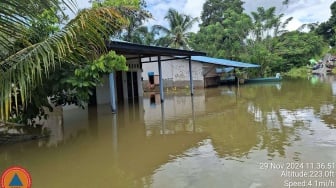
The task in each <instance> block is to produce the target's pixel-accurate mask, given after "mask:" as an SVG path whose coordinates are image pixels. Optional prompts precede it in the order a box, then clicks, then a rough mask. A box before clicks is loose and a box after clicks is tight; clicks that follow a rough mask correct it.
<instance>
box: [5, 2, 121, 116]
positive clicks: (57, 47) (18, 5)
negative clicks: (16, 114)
mask: <svg viewBox="0 0 336 188" xmlns="http://www.w3.org/2000/svg"><path fill="white" fill-rule="evenodd" d="M61 2H62V3H64V5H65V6H67V7H68V8H70V9H71V10H73V11H74V10H75V9H76V6H75V3H74V1H73V0H62V1H61ZM27 7H29V8H27ZM51 7H53V8H55V7H56V9H57V10H58V11H59V12H61V13H63V11H62V8H61V7H60V3H59V1H58V0H48V1H46V0H38V1H36V0H16V1H2V2H0V49H1V51H2V53H1V54H0V121H6V120H8V118H9V115H10V112H11V110H12V109H11V104H12V103H13V102H14V103H15V104H16V105H18V101H21V102H22V105H23V106H24V105H25V104H27V102H28V101H29V100H30V98H31V92H32V91H33V89H34V88H36V87H37V86H39V85H41V84H42V83H43V79H42V78H44V77H45V76H47V75H49V74H51V73H52V72H53V70H54V68H55V67H56V66H60V65H62V63H65V62H66V63H71V64H81V63H83V59H87V60H93V59H95V58H97V57H99V56H100V55H101V54H102V53H105V52H106V46H105V40H106V39H108V38H109V37H110V36H111V35H113V34H114V33H115V31H118V30H120V29H121V28H123V27H124V26H126V25H127V21H126V20H125V19H124V18H123V16H122V15H121V14H120V13H119V11H118V10H117V9H115V8H112V7H97V8H92V9H84V10H82V11H80V12H79V13H78V14H77V16H76V17H75V18H74V19H72V20H71V21H70V22H68V23H67V24H66V25H65V26H64V27H63V28H62V29H61V30H60V31H59V32H57V33H55V34H52V35H50V36H49V37H47V38H46V39H45V40H43V41H39V42H37V43H30V42H29V41H26V40H25V38H26V37H27V30H28V28H30V27H31V26H32V25H30V23H31V22H30V21H31V20H33V19H35V18H36V17H37V16H38V11H39V10H44V9H50V8H51ZM35 10H36V11H35ZM59 12H58V13H59ZM55 14H56V12H55ZM35 32H38V31H35ZM18 40H21V41H26V42H25V45H24V46H22V48H20V49H17V50H13V46H14V45H15V43H16V42H17V41H18ZM18 93H20V95H18ZM18 96H20V97H18ZM18 98H19V99H18Z"/></svg>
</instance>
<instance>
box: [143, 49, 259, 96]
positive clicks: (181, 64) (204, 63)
mask: <svg viewBox="0 0 336 188" xmlns="http://www.w3.org/2000/svg"><path fill="white" fill-rule="evenodd" d="M156 60H157V58H156V57H152V58H143V60H142V61H143V62H149V63H143V65H142V75H141V76H142V79H143V83H142V87H143V89H144V91H154V90H157V86H158V85H159V83H155V82H154V83H153V81H152V80H153V79H154V78H156V77H159V74H158V63H157V62H155V61H156ZM162 61H163V62H164V63H163V64H162V80H163V85H164V87H165V88H172V89H176V88H186V87H188V86H189V78H190V74H189V60H188V59H171V58H170V57H162ZM191 67H192V78H193V82H194V87H195V88H206V87H213V86H218V85H219V84H220V83H221V80H220V77H221V75H222V74H223V73H229V72H231V71H232V72H233V70H234V68H254V67H259V65H255V64H250V63H242V62H238V61H232V60H227V59H219V58H212V57H206V56H191ZM154 80H155V79H154Z"/></svg>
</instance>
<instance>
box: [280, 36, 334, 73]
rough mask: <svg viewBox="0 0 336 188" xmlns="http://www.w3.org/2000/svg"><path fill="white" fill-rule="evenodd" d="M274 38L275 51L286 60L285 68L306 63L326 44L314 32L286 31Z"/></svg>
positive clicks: (320, 51)
mask: <svg viewBox="0 0 336 188" xmlns="http://www.w3.org/2000/svg"><path fill="white" fill-rule="evenodd" d="M275 40H276V45H275V52H276V54H277V55H279V56H280V57H282V58H283V59H284V60H285V61H286V62H285V66H287V67H286V69H287V70H289V69H290V68H291V67H301V66H304V65H306V64H307V63H308V60H309V59H311V58H312V57H315V56H320V55H321V54H322V52H324V49H325V47H326V46H327V45H326V43H324V41H323V39H322V37H320V36H318V35H316V34H315V33H314V32H311V33H302V32H298V31H293V32H288V33H286V34H284V35H282V36H280V37H279V38H276V39H275Z"/></svg>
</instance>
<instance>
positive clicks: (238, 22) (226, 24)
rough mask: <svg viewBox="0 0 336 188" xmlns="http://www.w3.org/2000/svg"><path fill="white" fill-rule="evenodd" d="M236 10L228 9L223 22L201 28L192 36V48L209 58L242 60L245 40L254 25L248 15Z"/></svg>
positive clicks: (224, 13)
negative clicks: (203, 52)
mask: <svg viewBox="0 0 336 188" xmlns="http://www.w3.org/2000/svg"><path fill="white" fill-rule="evenodd" d="M236 9H237V7H234V8H231V7H229V8H228V9H226V10H225V11H224V12H223V17H224V19H222V21H221V22H216V23H215V24H210V25H207V26H201V28H200V31H199V32H198V33H197V34H196V35H193V36H192V43H191V46H192V48H193V49H195V50H202V51H205V52H207V54H208V55H209V56H214V57H223V58H227V59H232V60H240V59H241V58H240V55H241V53H243V52H244V51H245V46H244V40H245V38H246V37H247V35H248V33H249V30H250V27H251V24H252V23H251V18H250V17H249V16H248V15H247V14H245V13H240V12H239V11H236Z"/></svg>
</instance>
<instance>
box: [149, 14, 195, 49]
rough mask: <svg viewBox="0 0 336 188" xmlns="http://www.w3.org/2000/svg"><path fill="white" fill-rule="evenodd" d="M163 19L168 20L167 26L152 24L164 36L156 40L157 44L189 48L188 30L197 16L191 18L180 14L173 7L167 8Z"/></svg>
mask: <svg viewBox="0 0 336 188" xmlns="http://www.w3.org/2000/svg"><path fill="white" fill-rule="evenodd" d="M165 19H166V20H167V21H168V25H169V28H166V27H164V26H162V25H155V26H153V27H154V29H155V30H157V31H159V32H162V34H163V35H164V37H162V38H160V39H159V40H158V44H159V45H161V46H165V47H171V48H179V49H190V47H189V45H188V43H189V42H188V38H189V37H190V34H191V33H190V32H188V31H189V30H190V29H191V28H192V26H193V24H194V23H196V22H197V21H198V18H192V17H191V16H189V15H185V14H180V13H179V12H177V10H175V9H169V10H168V13H167V15H166V16H165Z"/></svg>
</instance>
